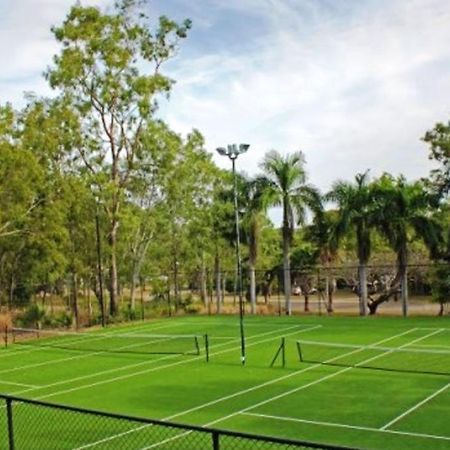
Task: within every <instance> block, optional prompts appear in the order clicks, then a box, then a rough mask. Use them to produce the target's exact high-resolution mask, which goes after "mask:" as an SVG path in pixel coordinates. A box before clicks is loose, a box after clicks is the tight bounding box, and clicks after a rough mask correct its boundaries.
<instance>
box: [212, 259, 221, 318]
mask: <svg viewBox="0 0 450 450" xmlns="http://www.w3.org/2000/svg"><path fill="white" fill-rule="evenodd" d="M214 266H215V267H214V270H215V272H216V305H217V306H216V312H217V314H220V313H221V309H222V308H221V306H222V298H221V292H220V288H221V273H220V261H219V255H218V254H217V253H216V255H215V258H214Z"/></svg>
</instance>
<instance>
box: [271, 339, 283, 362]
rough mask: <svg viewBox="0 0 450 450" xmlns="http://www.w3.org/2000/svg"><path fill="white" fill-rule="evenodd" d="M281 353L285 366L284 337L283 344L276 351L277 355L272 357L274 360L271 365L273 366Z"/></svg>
mask: <svg viewBox="0 0 450 450" xmlns="http://www.w3.org/2000/svg"><path fill="white" fill-rule="evenodd" d="M280 353H281V354H282V358H283V367H284V358H285V356H284V338H281V344H280V346H279V347H278V349H277V352H276V353H275V356H274V357H273V359H272V362H271V363H270V367H273V366H274V364H275V362H276V360H277V359H278V356H280Z"/></svg>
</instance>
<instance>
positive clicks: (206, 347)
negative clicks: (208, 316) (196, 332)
mask: <svg viewBox="0 0 450 450" xmlns="http://www.w3.org/2000/svg"><path fill="white" fill-rule="evenodd" d="M204 337H205V354H206V362H209V337H208V335H207V334H205V336H204Z"/></svg>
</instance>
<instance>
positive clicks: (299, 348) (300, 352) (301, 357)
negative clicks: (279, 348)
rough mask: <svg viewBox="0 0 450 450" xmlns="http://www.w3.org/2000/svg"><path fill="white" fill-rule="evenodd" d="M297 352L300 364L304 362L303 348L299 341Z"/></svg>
mask: <svg viewBox="0 0 450 450" xmlns="http://www.w3.org/2000/svg"><path fill="white" fill-rule="evenodd" d="M297 352H298V356H299V358H300V362H303V355H302V348H301V346H300V342H299V341H297Z"/></svg>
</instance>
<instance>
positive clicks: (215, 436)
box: [212, 430, 220, 450]
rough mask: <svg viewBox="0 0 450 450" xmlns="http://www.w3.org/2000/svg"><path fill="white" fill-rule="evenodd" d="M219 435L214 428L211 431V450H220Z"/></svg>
mask: <svg viewBox="0 0 450 450" xmlns="http://www.w3.org/2000/svg"><path fill="white" fill-rule="evenodd" d="M219 437H220V434H219V433H218V432H217V431H215V430H214V431H213V432H212V441H213V450H220V444H219Z"/></svg>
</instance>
